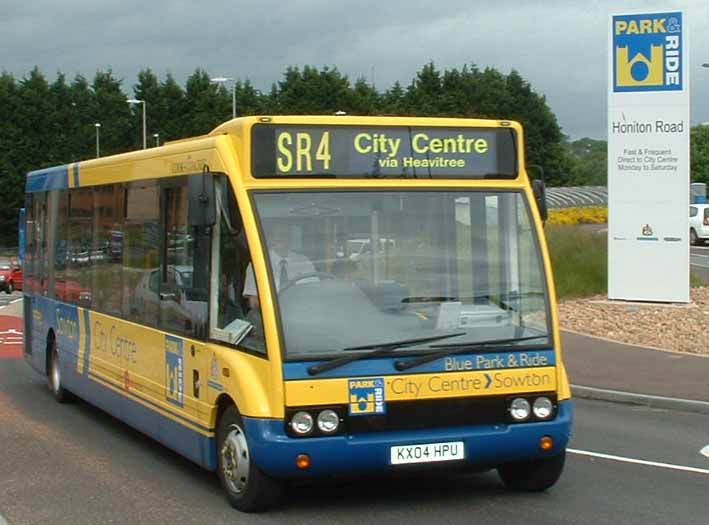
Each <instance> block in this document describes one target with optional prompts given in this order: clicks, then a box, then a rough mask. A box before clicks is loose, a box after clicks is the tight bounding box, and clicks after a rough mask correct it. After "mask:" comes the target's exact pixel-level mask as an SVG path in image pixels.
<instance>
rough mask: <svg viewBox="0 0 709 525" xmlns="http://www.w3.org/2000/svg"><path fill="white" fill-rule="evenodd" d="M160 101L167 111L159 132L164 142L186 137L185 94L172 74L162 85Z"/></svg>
mask: <svg viewBox="0 0 709 525" xmlns="http://www.w3.org/2000/svg"><path fill="white" fill-rule="evenodd" d="M160 100H161V103H162V104H163V106H164V110H165V114H164V115H163V116H162V117H161V121H160V131H159V133H160V137H161V140H162V142H165V141H167V140H175V139H179V138H182V137H186V136H187V132H186V131H187V130H186V126H185V123H184V114H185V111H186V108H185V92H184V91H183V89H182V87H181V86H180V85H179V84H178V83H177V82H176V81H175V78H174V77H173V76H172V75H171V74H170V73H168V74H167V76H166V77H165V80H164V82H163V83H162V84H160Z"/></svg>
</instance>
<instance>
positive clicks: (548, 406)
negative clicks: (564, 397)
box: [532, 397, 554, 419]
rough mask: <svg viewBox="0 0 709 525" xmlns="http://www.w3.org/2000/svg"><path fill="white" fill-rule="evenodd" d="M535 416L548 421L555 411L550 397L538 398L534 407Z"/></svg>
mask: <svg viewBox="0 0 709 525" xmlns="http://www.w3.org/2000/svg"><path fill="white" fill-rule="evenodd" d="M532 410H533V411H534V415H535V416H536V417H537V418H539V419H547V418H548V417H549V416H551V413H552V411H553V410H554V405H553V404H552V402H551V400H550V399H549V398H548V397H538V398H537V399H535V400H534V406H533V407H532Z"/></svg>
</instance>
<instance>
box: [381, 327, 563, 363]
mask: <svg viewBox="0 0 709 525" xmlns="http://www.w3.org/2000/svg"><path fill="white" fill-rule="evenodd" d="M547 337H549V336H548V335H530V336H528V337H517V338H512V339H490V340H488V341H478V342H475V343H458V344H447V345H431V346H430V348H439V350H436V351H434V352H431V353H430V354H426V355H424V356H421V357H419V358H418V359H412V360H411V361H397V362H396V363H394V367H395V368H396V369H397V370H399V371H400V372H401V371H403V370H408V369H409V368H413V367H415V366H420V365H423V364H426V363H430V362H431V361H435V360H436V359H440V358H442V357H449V356H452V355H456V354H464V353H465V352H469V351H470V350H475V349H479V348H485V347H487V346H499V345H507V344H512V343H517V342H519V341H531V340H533V339H541V338H547Z"/></svg>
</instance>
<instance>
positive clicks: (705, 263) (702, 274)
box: [689, 245, 709, 283]
mask: <svg viewBox="0 0 709 525" xmlns="http://www.w3.org/2000/svg"><path fill="white" fill-rule="evenodd" d="M689 253H690V255H689V259H690V263H691V269H692V271H693V272H694V273H695V274H696V275H697V276H698V277H699V278H701V279H702V281H704V282H705V283H709V245H707V246H691V247H690V249H689Z"/></svg>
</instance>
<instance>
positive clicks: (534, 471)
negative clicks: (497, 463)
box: [497, 450, 566, 492]
mask: <svg viewBox="0 0 709 525" xmlns="http://www.w3.org/2000/svg"><path fill="white" fill-rule="evenodd" d="M565 460H566V450H564V452H562V453H561V454H559V455H558V456H553V457H550V458H542V459H535V460H532V461H524V462H520V463H509V464H507V465H503V466H501V467H499V468H498V469H497V472H498V473H499V474H500V477H501V478H502V481H503V482H504V483H505V486H506V487H507V488H509V489H512V490H518V491H523V492H541V491H544V490H546V489H548V488H550V487H551V486H552V485H554V483H556V482H557V481H558V480H559V477H561V472H562V471H563V470H564V461H565Z"/></svg>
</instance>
